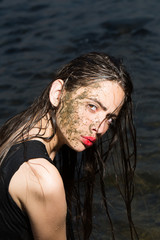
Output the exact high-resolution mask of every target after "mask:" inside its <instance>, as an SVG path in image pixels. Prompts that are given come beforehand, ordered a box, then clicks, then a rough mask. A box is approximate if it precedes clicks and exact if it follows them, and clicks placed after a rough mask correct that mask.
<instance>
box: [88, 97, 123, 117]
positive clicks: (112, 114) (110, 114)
mask: <svg viewBox="0 0 160 240" xmlns="http://www.w3.org/2000/svg"><path fill="white" fill-rule="evenodd" d="M87 99H89V100H92V101H94V102H96V103H98V104H99V106H100V107H101V108H102V109H103V110H104V111H107V108H106V107H105V106H104V105H103V104H102V103H101V102H100V101H98V100H97V99H96V98H87ZM122 102H123V101H122ZM122 102H121V103H120V104H119V106H121V104H122ZM119 106H118V107H119ZM118 107H117V108H118ZM117 108H116V109H115V110H114V111H113V112H112V113H108V114H107V115H106V117H115V118H116V117H117V116H118V115H117V114H114V112H116V110H117Z"/></svg>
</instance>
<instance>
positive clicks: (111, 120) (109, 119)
mask: <svg viewBox="0 0 160 240" xmlns="http://www.w3.org/2000/svg"><path fill="white" fill-rule="evenodd" d="M107 122H108V125H111V126H113V125H114V123H115V119H114V118H108V119H107Z"/></svg>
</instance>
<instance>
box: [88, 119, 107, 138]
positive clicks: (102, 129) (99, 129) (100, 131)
mask: <svg viewBox="0 0 160 240" xmlns="http://www.w3.org/2000/svg"><path fill="white" fill-rule="evenodd" d="M108 128H109V125H108V124H107V121H106V119H104V120H103V121H101V122H100V123H97V124H96V127H95V125H94V126H93V125H92V131H94V132H96V134H97V135H99V136H103V135H104V134H105V133H106V132H107V130H108Z"/></svg>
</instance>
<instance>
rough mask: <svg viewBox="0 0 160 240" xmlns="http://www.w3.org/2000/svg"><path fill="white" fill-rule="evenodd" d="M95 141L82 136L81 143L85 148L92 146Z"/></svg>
mask: <svg viewBox="0 0 160 240" xmlns="http://www.w3.org/2000/svg"><path fill="white" fill-rule="evenodd" d="M95 141H96V138H94V137H88V136H82V142H83V144H84V145H86V146H92V145H93V143H94V142H95Z"/></svg>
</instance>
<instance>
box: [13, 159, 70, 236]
mask: <svg viewBox="0 0 160 240" xmlns="http://www.w3.org/2000/svg"><path fill="white" fill-rule="evenodd" d="M18 182H19V184H18V187H17V183H18ZM10 193H11V195H13V198H14V197H15V199H14V200H15V201H17V203H18V205H20V207H21V209H25V211H26V212H27V214H28V216H29V219H30V221H31V226H32V230H33V233H34V235H35V236H36V238H37V239H57V240H58V239H65V228H66V226H65V222H66V212H67V206H66V198H65V191H64V186H63V181H62V178H61V176H60V174H59V172H58V170H57V169H56V167H55V166H54V165H52V164H51V163H50V162H48V161H47V160H46V159H43V158H39V159H31V160H29V161H28V162H27V163H24V164H23V165H22V166H21V167H20V169H19V170H18V171H17V173H16V174H15V175H14V176H13V178H12V182H11V186H10ZM42 229H43V231H42ZM44 229H45V230H44ZM54 236H55V238H54Z"/></svg>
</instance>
